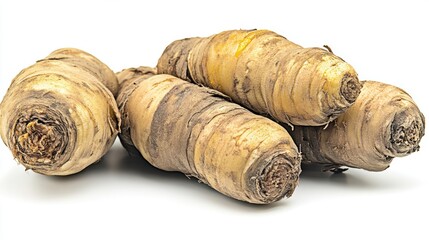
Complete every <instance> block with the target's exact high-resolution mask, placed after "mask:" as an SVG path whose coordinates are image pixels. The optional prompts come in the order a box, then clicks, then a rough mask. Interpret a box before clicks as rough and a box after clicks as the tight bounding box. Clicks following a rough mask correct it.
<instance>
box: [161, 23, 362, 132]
mask: <svg viewBox="0 0 429 240" xmlns="http://www.w3.org/2000/svg"><path fill="white" fill-rule="evenodd" d="M157 68H158V71H159V73H167V74H173V75H175V76H178V77H181V78H184V79H187V80H188V81H191V82H195V83H197V84H200V85H204V86H207V87H210V88H213V89H216V90H218V91H221V92H223V93H224V94H226V95H228V96H229V97H231V98H232V99H233V100H234V101H235V102H238V103H240V104H241V105H244V106H246V107H248V108H250V109H252V110H254V111H256V112H258V113H261V114H269V115H271V116H272V117H273V118H274V119H276V120H278V121H280V122H283V123H286V124H293V125H311V126H319V125H325V124H326V123H328V122H330V121H332V120H333V119H335V118H336V117H337V116H338V115H339V114H341V113H342V112H344V111H345V110H346V109H347V108H348V107H350V105H351V104H353V102H354V101H355V100H356V98H357V96H358V95H359V92H360V89H361V84H360V82H359V80H358V78H357V74H356V72H355V70H354V69H353V67H352V66H350V65H349V64H348V63H346V62H345V61H344V60H342V59H341V58H339V57H337V56H335V55H334V54H333V53H331V52H328V51H326V50H324V49H320V48H303V47H301V46H299V45H297V44H294V43H292V42H290V41H289V40H287V39H286V38H284V37H282V36H280V35H278V34H276V33H274V32H271V31H268V30H232V31H225V32H221V33H219V34H215V35H212V36H210V37H207V38H187V39H183V40H179V41H175V42H173V43H171V44H170V45H169V46H168V47H167V48H166V49H165V51H164V53H163V54H162V56H161V57H160V59H159V61H158V65H157Z"/></svg>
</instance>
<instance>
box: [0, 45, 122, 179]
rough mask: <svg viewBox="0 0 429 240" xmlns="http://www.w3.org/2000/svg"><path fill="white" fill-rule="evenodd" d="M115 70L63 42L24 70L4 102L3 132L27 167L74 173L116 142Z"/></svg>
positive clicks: (0, 122)
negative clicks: (61, 45)
mask: <svg viewBox="0 0 429 240" xmlns="http://www.w3.org/2000/svg"><path fill="white" fill-rule="evenodd" d="M118 87H119V85H118V82H117V78H116V75H115V74H114V73H113V72H112V71H111V70H109V68H108V67H107V66H106V65H104V64H103V63H102V62H100V61H99V60H98V59H97V58H95V57H94V56H92V55H90V54H88V53H86V52H83V51H81V50H78V49H71V48H64V49H59V50H56V51H54V52H53V53H51V54H50V55H49V56H47V57H46V58H45V59H42V60H39V61H37V63H36V64H34V65H32V66H30V67H28V68H26V69H24V70H22V71H21V72H20V73H19V74H18V75H17V76H16V77H15V78H14V79H13V81H12V83H11V86H10V87H9V89H8V91H7V93H6V95H5V97H4V99H3V101H2V103H1V105H0V134H1V138H2V139H3V142H4V143H5V144H6V145H7V146H8V147H9V148H10V149H11V150H12V153H13V156H14V157H15V158H16V159H17V160H18V162H19V163H21V164H22V165H24V166H25V167H26V168H27V169H31V170H33V171H35V172H38V173H42V174H46V175H69V174H73V173H76V172H79V171H81V170H82V169H84V168H85V167H87V166H88V165H90V164H92V163H94V162H96V161H97V160H99V159H100V158H101V157H102V156H103V155H104V154H105V153H106V152H107V150H108V149H109V148H110V146H111V145H112V144H113V142H114V139H115V137H116V135H117V133H118V131H119V125H120V116H119V110H118V109H117V106H116V103H115V98H114V95H113V93H116V92H117V90H118Z"/></svg>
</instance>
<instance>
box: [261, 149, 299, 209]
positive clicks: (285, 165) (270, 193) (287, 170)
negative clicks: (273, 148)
mask: <svg viewBox="0 0 429 240" xmlns="http://www.w3.org/2000/svg"><path fill="white" fill-rule="evenodd" d="M300 172H301V169H300V166H299V164H297V165H292V164H291V162H290V161H289V160H288V159H286V158H285V157H283V156H277V157H276V158H274V160H273V161H271V162H270V163H269V164H268V165H267V166H266V167H265V168H264V169H263V170H262V172H261V174H260V176H259V178H258V179H257V181H256V184H257V186H258V189H259V194H260V196H261V197H262V198H263V202H265V203H270V202H275V201H278V200H280V199H282V198H283V197H285V196H286V197H290V196H292V194H293V192H294V190H295V187H296V186H297V184H298V177H299V174H300Z"/></svg>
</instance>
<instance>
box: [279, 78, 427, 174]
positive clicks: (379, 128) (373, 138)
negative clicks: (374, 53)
mask: <svg viewBox="0 0 429 240" xmlns="http://www.w3.org/2000/svg"><path fill="white" fill-rule="evenodd" d="M285 127H286V128H287V129H288V130H289V132H290V134H291V136H292V138H293V139H294V141H295V143H296V144H297V145H299V146H301V149H302V154H303V162H304V163H320V164H323V165H326V166H335V167H336V168H337V167H341V166H346V167H353V168H362V169H366V170H369V171H382V170H385V169H386V168H388V167H389V165H390V163H391V161H392V160H393V158H395V157H402V156H406V155H408V154H410V153H413V152H415V151H418V150H419V143H420V140H421V138H422V137H423V135H424V130H425V118H424V116H423V114H422V113H421V112H420V110H419V108H418V107H417V105H416V103H415V102H414V101H413V100H412V98H411V97H410V96H409V95H408V94H407V93H406V92H404V91H403V90H402V89H399V88H397V87H394V86H391V85H388V84H384V83H379V82H375V81H365V82H364V85H363V88H362V91H361V93H360V95H359V97H358V98H357V99H356V101H355V103H354V104H353V106H351V107H350V108H349V109H348V110H347V111H346V112H345V113H344V114H342V115H340V116H339V117H338V118H337V119H335V120H334V121H333V122H332V123H330V124H329V125H328V126H326V127H298V126H297V127H295V129H294V130H293V131H292V130H291V129H290V128H289V127H288V126H286V125H285Z"/></svg>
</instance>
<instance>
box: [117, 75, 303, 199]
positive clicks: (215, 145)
mask: <svg viewBox="0 0 429 240" xmlns="http://www.w3.org/2000/svg"><path fill="white" fill-rule="evenodd" d="M154 73H155V72H154V71H153V70H151V69H148V68H144V67H141V68H137V69H135V68H132V69H126V70H124V71H122V72H120V73H118V74H117V76H118V79H119V82H120V83H121V87H120V91H119V94H118V97H117V102H118V106H119V109H120V111H121V116H122V123H123V125H122V126H121V134H120V135H119V136H120V138H121V142H122V143H123V145H124V146H125V147H126V148H127V149H129V150H130V149H133V148H135V149H137V150H138V151H139V152H140V153H141V154H142V156H143V157H144V158H145V159H146V160H147V161H148V162H149V163H150V164H152V165H153V166H155V167H157V168H160V169H163V170H166V171H180V172H182V173H184V174H186V175H187V176H193V177H196V178H198V179H199V180H201V181H202V182H204V183H206V184H208V185H210V186H211V187H213V188H214V189H216V190H217V191H219V192H221V193H223V194H225V195H227V196H230V197H232V198H235V199H239V200H242V201H247V202H250V203H256V204H267V203H271V202H274V201H277V200H279V199H281V198H282V197H284V196H287V197H289V196H291V195H292V193H293V191H294V189H295V187H296V185H297V182H298V176H299V173H300V171H301V169H300V162H301V161H300V154H299V152H298V150H297V148H296V146H295V144H294V143H293V141H292V139H291V138H290V135H289V134H288V133H287V131H286V130H285V129H284V128H282V127H281V126H280V125H278V124H277V123H275V122H273V121H271V120H269V119H267V118H264V117H261V116H258V115H255V114H253V113H251V112H250V111H248V110H246V109H245V108H243V107H241V106H239V105H237V104H234V103H231V102H228V101H226V100H225V98H224V96H223V95H222V94H221V93H219V92H217V91H214V90H212V89H208V88H204V87H199V86H197V85H195V84H191V83H189V82H186V81H184V80H181V79H178V78H176V77H174V76H171V75H166V74H161V75H154Z"/></svg>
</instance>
